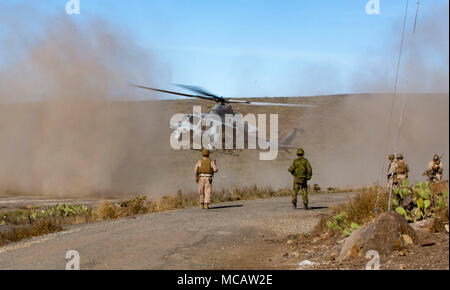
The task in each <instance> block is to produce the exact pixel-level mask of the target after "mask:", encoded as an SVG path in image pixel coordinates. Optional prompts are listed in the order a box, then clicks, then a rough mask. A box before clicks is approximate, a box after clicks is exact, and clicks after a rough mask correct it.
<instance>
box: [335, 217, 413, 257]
mask: <svg viewBox="0 0 450 290" xmlns="http://www.w3.org/2000/svg"><path fill="white" fill-rule="evenodd" d="M417 243H419V239H418V237H417V234H416V232H415V231H414V229H413V228H412V227H411V226H410V225H409V224H408V222H407V221H406V220H405V218H404V217H403V216H401V215H399V214H398V213H396V212H394V211H391V212H388V213H383V214H381V215H379V216H378V217H377V218H375V219H374V220H373V221H372V222H370V223H367V224H365V225H363V226H362V227H360V228H359V229H357V230H356V231H355V232H353V233H352V234H351V235H350V236H349V237H348V238H347V239H346V240H345V243H344V245H343V247H342V249H341V252H340V254H339V257H338V261H343V260H346V259H352V258H359V257H362V256H364V255H365V254H366V253H367V251H369V250H376V251H378V253H380V254H388V253H391V252H392V251H394V250H400V249H402V248H405V247H407V246H410V245H413V244H417Z"/></svg>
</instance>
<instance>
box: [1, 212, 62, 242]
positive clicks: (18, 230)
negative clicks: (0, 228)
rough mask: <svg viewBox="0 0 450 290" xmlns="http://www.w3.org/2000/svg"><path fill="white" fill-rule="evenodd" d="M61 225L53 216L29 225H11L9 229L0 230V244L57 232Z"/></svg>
mask: <svg viewBox="0 0 450 290" xmlns="http://www.w3.org/2000/svg"><path fill="white" fill-rule="evenodd" d="M61 230H62V226H61V224H60V223H59V221H57V220H55V219H54V218H45V219H42V220H38V221H36V222H34V223H32V224H30V225H20V226H15V227H12V228H11V229H10V230H8V231H5V232H0V245H4V244H7V243H10V242H17V241H20V240H23V239H28V238H32V237H36V236H40V235H46V234H50V233H55V232H59V231H61Z"/></svg>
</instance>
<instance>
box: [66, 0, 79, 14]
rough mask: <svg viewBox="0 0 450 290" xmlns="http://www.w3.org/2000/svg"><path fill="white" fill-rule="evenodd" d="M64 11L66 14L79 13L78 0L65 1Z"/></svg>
mask: <svg viewBox="0 0 450 290" xmlns="http://www.w3.org/2000/svg"><path fill="white" fill-rule="evenodd" d="M66 13H67V14H68V15H73V14H77V15H78V14H80V0H69V1H67V3H66Z"/></svg>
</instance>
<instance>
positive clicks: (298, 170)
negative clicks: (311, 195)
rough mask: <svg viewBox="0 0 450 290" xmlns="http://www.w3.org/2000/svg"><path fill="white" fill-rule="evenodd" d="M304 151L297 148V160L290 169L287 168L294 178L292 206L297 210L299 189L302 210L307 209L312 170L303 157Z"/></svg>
mask: <svg viewBox="0 0 450 290" xmlns="http://www.w3.org/2000/svg"><path fill="white" fill-rule="evenodd" d="M304 155H305V151H303V149H301V148H299V149H298V150H297V156H298V157H297V159H295V160H294V162H292V165H291V167H289V169H288V170H289V172H290V173H291V174H292V175H293V176H294V185H293V192H292V206H293V208H294V209H295V208H297V195H298V191H299V190H300V189H301V191H302V198H303V205H304V209H308V184H307V182H308V180H310V179H311V176H312V168H311V164H310V163H309V161H308V159H306V158H305V157H304Z"/></svg>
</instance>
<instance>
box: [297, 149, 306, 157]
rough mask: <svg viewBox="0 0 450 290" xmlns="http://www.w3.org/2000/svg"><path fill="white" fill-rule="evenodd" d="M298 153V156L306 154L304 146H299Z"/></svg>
mask: <svg viewBox="0 0 450 290" xmlns="http://www.w3.org/2000/svg"><path fill="white" fill-rule="evenodd" d="M297 155H298V156H303V155H305V151H304V150H303V149H302V148H298V150H297Z"/></svg>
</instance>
